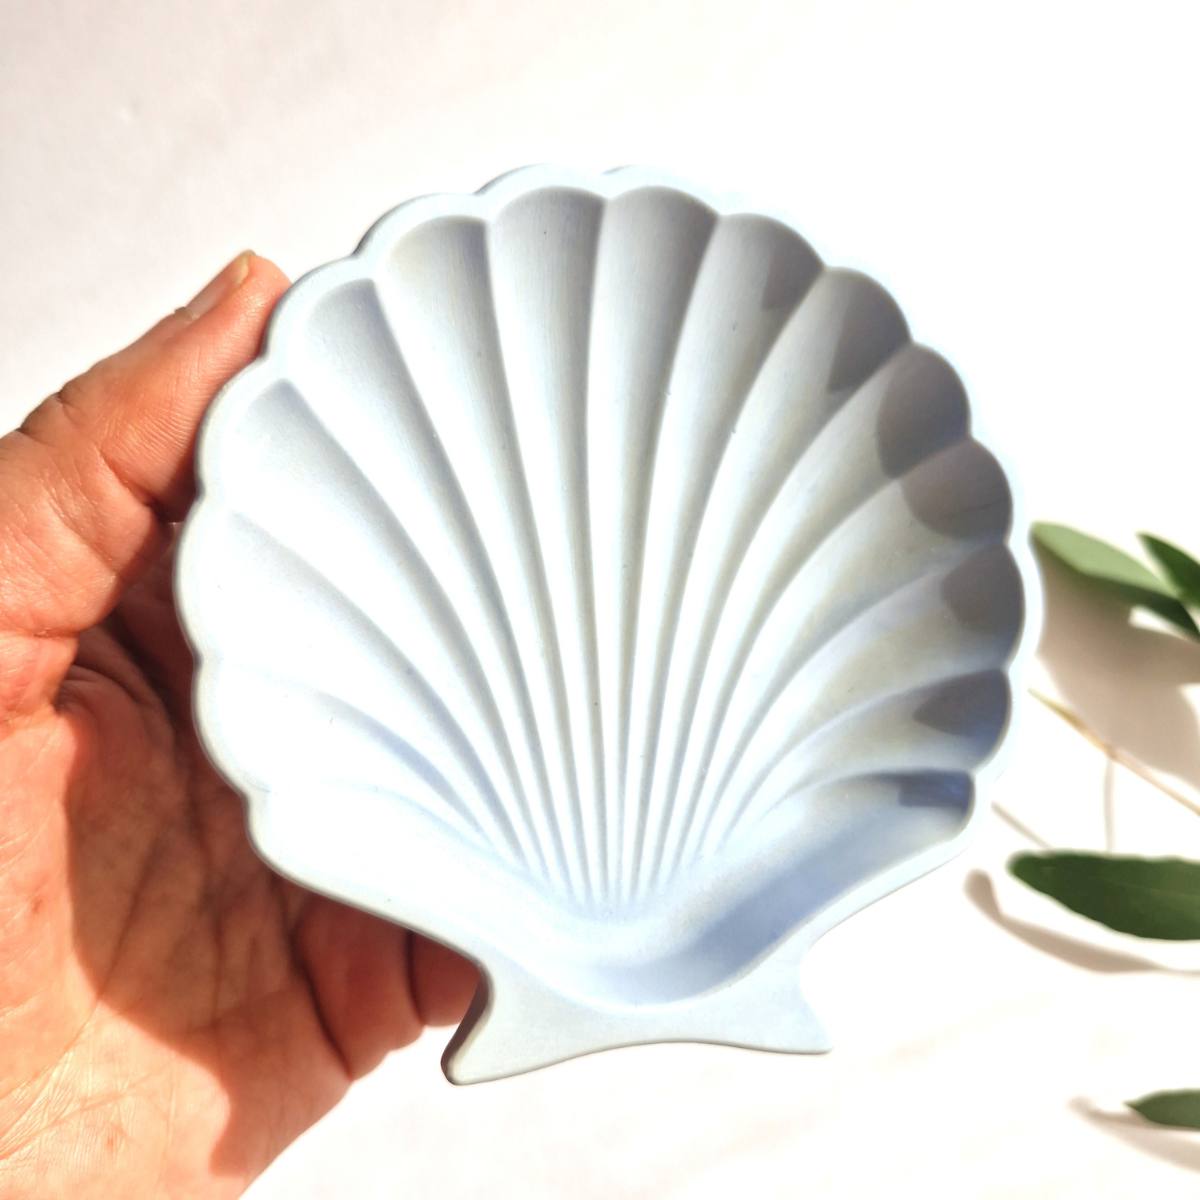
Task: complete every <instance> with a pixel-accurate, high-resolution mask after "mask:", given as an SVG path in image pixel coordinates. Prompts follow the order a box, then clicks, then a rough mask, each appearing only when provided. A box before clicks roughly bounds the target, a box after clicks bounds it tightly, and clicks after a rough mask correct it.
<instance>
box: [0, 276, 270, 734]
mask: <svg viewBox="0 0 1200 1200" xmlns="http://www.w3.org/2000/svg"><path fill="white" fill-rule="evenodd" d="M286 286H287V280H286V279H285V278H284V276H283V275H282V273H281V272H280V271H279V269H278V268H277V267H275V266H274V265H273V264H271V263H270V262H268V261H267V260H266V259H262V258H258V257H256V256H255V255H253V254H249V253H247V254H242V255H239V256H238V257H237V258H236V259H234V261H233V262H231V263H230V264H229V265H228V266H227V267H226V268H225V269H224V270H223V271H222V272H221V273H220V274H219V275H218V276H217V277H216V278H215V279H214V280H213V281H212V282H211V283H210V284H208V285H207V286H206V287H205V288H204V289H203V290H202V291H201V292H200V293H199V294H198V295H197V296H196V298H195V299H194V300H193V301H192V302H191V303H190V304H189V305H187V306H186V307H185V308H183V309H180V310H179V311H177V312H176V313H174V314H172V315H171V316H169V317H167V318H166V319H165V320H163V321H161V322H159V324H158V325H156V326H155V327H154V328H153V329H151V330H150V332H149V333H147V334H146V335H145V336H144V337H143V338H141V339H140V340H139V341H137V342H135V343H134V344H133V345H132V346H129V347H128V348H127V349H125V350H122V351H121V352H120V353H118V354H116V355H114V356H113V357H112V358H109V359H105V360H104V361H103V362H101V363H98V364H97V365H96V366H94V367H93V368H92V369H91V370H90V371H88V372H87V373H86V374H85V375H82V376H81V377H80V378H78V379H76V380H73V381H72V382H71V383H69V384H67V385H66V387H64V388H63V389H62V391H61V392H59V393H58V394H57V395H56V396H52V397H51V398H50V399H49V400H47V401H46V402H45V403H43V404H42V405H40V406H39V407H38V408H37V409H36V410H35V411H34V412H33V413H32V414H31V415H30V417H29V418H28V420H26V422H25V423H24V425H23V426H22V427H21V429H19V430H17V431H16V432H14V433H12V434H9V435H8V436H7V437H5V438H3V439H2V440H0V637H3V640H4V642H5V643H6V644H5V645H4V647H2V648H3V649H4V650H5V651H6V652H7V651H8V649H9V644H10V643H11V640H12V638H13V637H21V636H34V637H37V638H40V639H43V640H46V639H51V640H53V639H70V638H72V637H73V636H74V635H75V634H77V633H79V632H80V631H82V630H83V629H86V628H88V627H89V626H91V625H94V624H96V623H97V622H98V621H100V620H101V619H103V618H104V617H105V616H106V615H107V614H108V612H110V611H111V609H112V608H113V606H114V605H115V603H116V601H117V599H118V598H119V597H120V595H121V593H122V592H123V591H124V590H125V589H126V588H127V587H128V585H129V584H130V583H131V582H132V581H133V580H134V579H135V578H136V577H137V576H138V575H139V574H140V572H141V571H142V570H143V569H144V567H145V566H146V565H147V563H148V562H150V561H152V560H153V558H154V557H155V556H156V554H157V552H158V551H159V550H160V549H161V547H162V546H163V544H164V542H165V540H166V534H165V531H164V523H165V522H167V521H171V520H177V519H179V518H180V517H182V515H183V514H184V512H185V511H186V508H187V505H188V503H189V501H190V499H191V496H192V491H193V480H192V470H191V459H192V447H193V443H194V440H195V436H196V430H197V427H198V425H199V423H200V419H201V417H202V416H203V414H204V411H205V409H206V408H207V407H208V404H209V403H210V401H211V400H212V398H213V396H214V395H215V394H216V392H217V390H218V389H219V388H220V387H221V385H222V384H224V383H225V382H226V380H228V379H229V377H230V376H231V375H233V374H234V373H235V372H236V371H237V370H238V369H240V368H241V367H242V366H244V365H245V364H246V363H248V362H249V361H250V360H251V359H252V358H253V357H254V355H255V353H256V352H257V349H258V346H259V342H260V340H261V337H262V333H263V327H264V325H265V323H266V320H267V316H268V314H269V313H270V311H271V308H272V307H273V306H274V304H275V301H276V300H277V299H278V298H279V295H280V293H281V292H282V291H283V290H284V288H285V287H286ZM4 635H7V636H6V637H4ZM69 661H70V655H69V653H68V652H67V649H66V648H64V647H55V646H53V645H48V646H45V647H44V648H43V649H42V650H41V651H39V652H38V653H37V654H35V655H32V656H27V657H26V659H25V660H22V661H21V662H19V663H16V664H15V666H14V665H13V664H11V663H10V664H9V665H10V668H11V669H10V670H9V671H8V672H7V674H5V675H3V676H0V708H4V707H6V706H7V708H8V709H9V711H11V709H12V705H13V704H14V702H18V701H19V702H21V703H27V702H28V700H29V696H28V695H27V694H26V693H27V692H28V690H29V688H31V687H33V688H34V689H35V690H36V689H37V685H40V684H46V685H48V686H50V687H51V688H52V687H53V683H54V681H53V680H50V679H46V678H43V677H44V676H46V675H53V673H54V672H55V671H56V670H65V669H66V665H67V663H68V662H69Z"/></svg>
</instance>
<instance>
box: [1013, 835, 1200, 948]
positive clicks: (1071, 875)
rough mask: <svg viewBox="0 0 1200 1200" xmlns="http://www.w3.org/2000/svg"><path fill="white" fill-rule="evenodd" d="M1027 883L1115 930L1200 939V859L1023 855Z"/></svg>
mask: <svg viewBox="0 0 1200 1200" xmlns="http://www.w3.org/2000/svg"><path fill="white" fill-rule="evenodd" d="M1008 869H1009V870H1010V871H1011V872H1012V874H1013V875H1015V876H1016V877H1017V878H1018V879H1019V880H1021V881H1022V882H1023V883H1027V884H1028V885H1029V886H1030V887H1031V888H1036V889H1037V890H1038V891H1039V892H1044V893H1045V894H1046V895H1047V896H1051V897H1053V899H1055V900H1057V901H1058V902H1059V903H1060V904H1064V905H1066V907H1067V908H1070V909H1073V910H1074V911H1075V912H1077V913H1080V914H1082V915H1083V916H1085V917H1090V918H1091V919H1092V920H1093V921H1099V922H1100V923H1101V924H1102V925H1107V926H1108V927H1109V928H1110V929H1117V930H1120V931H1121V932H1122V933H1132V934H1135V935H1136V936H1137V937H1144V938H1164V939H1167V940H1170V941H1192V940H1194V939H1200V862H1189V861H1187V860H1185V859H1182V858H1120V857H1117V856H1115V855H1109V854H1071V853H1067V854H1053V853H1052V854H1018V855H1016V856H1015V857H1014V858H1012V859H1011V860H1010V861H1009V864H1008Z"/></svg>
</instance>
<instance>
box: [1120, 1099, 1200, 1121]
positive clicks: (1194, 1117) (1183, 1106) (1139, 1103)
mask: <svg viewBox="0 0 1200 1200" xmlns="http://www.w3.org/2000/svg"><path fill="white" fill-rule="evenodd" d="M1129 1107H1130V1108H1132V1109H1133V1111H1134V1112H1136V1113H1141V1115H1142V1116H1143V1117H1145V1118H1146V1120H1147V1121H1153V1122H1154V1123H1155V1125H1171V1126H1173V1127H1174V1128H1176V1129H1200V1091H1181V1092H1154V1093H1152V1094H1151V1095H1149V1096H1143V1097H1142V1098H1141V1099H1140V1100H1130V1101H1129Z"/></svg>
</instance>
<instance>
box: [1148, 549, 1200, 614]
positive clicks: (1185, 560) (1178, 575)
mask: <svg viewBox="0 0 1200 1200" xmlns="http://www.w3.org/2000/svg"><path fill="white" fill-rule="evenodd" d="M1138 537H1139V538H1141V539H1142V545H1143V546H1145V547H1146V550H1147V552H1148V553H1149V554H1150V556H1151V558H1153V559H1154V561H1155V562H1156V563H1158V565H1159V568H1160V569H1161V570H1162V573H1163V574H1164V575H1165V576H1166V577H1167V579H1169V580H1170V581H1171V584H1172V586H1173V587H1174V588H1175V592H1176V594H1177V595H1178V596H1179V598H1180V600H1182V601H1183V602H1184V604H1191V605H1193V606H1195V607H1197V608H1200V563H1198V562H1197V561H1196V560H1195V559H1194V558H1193V557H1192V556H1191V555H1190V554H1188V553H1187V552H1186V551H1184V550H1180V549H1179V547H1178V546H1172V545H1171V543H1170V542H1164V541H1163V540H1162V538H1156V537H1154V536H1152V535H1151V534H1149V533H1139V534H1138Z"/></svg>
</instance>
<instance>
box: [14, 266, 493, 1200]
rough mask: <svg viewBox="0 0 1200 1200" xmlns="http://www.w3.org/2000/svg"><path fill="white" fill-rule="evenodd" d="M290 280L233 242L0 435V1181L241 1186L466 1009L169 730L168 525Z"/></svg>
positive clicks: (420, 943) (35, 1189)
mask: <svg viewBox="0 0 1200 1200" xmlns="http://www.w3.org/2000/svg"><path fill="white" fill-rule="evenodd" d="M285 286H286V280H285V279H284V277H283V275H282V274H281V273H280V272H279V270H278V269H277V268H276V267H274V266H273V265H272V264H271V263H269V262H268V261H266V260H265V259H261V258H257V257H255V256H253V255H250V254H244V255H241V256H240V257H238V258H237V259H235V260H234V261H233V262H232V263H231V264H230V265H229V266H228V267H227V268H226V269H225V270H224V271H223V272H222V273H221V274H220V275H218V276H217V278H216V279H215V280H213V282H212V283H211V284H210V285H209V286H208V287H207V288H205V290H204V291H203V292H202V293H201V294H200V295H199V296H198V297H197V298H196V299H195V300H194V301H192V303H191V304H190V305H188V307H187V308H184V309H180V310H179V311H178V312H176V313H175V314H173V315H172V316H170V317H167V318H166V319H165V320H164V321H162V322H160V323H159V324H158V325H156V326H155V327H154V328H153V329H152V330H151V331H150V332H149V333H147V334H146V335H145V336H144V337H143V338H142V339H141V340H140V341H138V342H136V343H135V344H134V345H132V346H131V347H129V348H128V349H126V350H123V351H122V352H120V353H119V354H117V355H115V356H114V357H113V358H110V359H107V360H105V361H104V362H101V363H99V364H98V365H97V366H95V367H93V368H92V369H91V370H90V371H88V372H87V374H85V375H83V376H81V377H80V378H79V379H77V380H74V381H73V382H72V383H70V384H68V385H67V386H66V387H65V388H63V390H62V391H61V392H60V393H59V394H58V395H56V396H54V397H52V398H51V399H50V400H47V401H46V402H45V403H44V404H42V405H41V406H40V407H39V408H38V409H37V410H36V411H35V412H34V413H33V414H32V415H31V416H30V417H29V419H28V420H27V421H26V422H25V424H24V425H23V426H22V428H21V429H20V430H19V431H18V432H15V433H12V434H10V435H8V436H7V437H5V438H4V439H3V440H0V1195H3V1196H4V1197H6V1198H7V1200H17V1198H18V1197H21V1198H24V1197H33V1196H37V1197H39V1198H41V1197H59V1196H64V1197H65V1196H71V1197H75V1198H79V1200H86V1198H88V1197H93V1196H96V1197H101V1196H102V1197H105V1198H106V1200H107V1198H110V1197H114V1196H120V1197H122V1198H128V1200H136V1198H137V1197H143V1196H156V1197H157V1196H167V1197H180V1196H186V1197H209V1196H226V1195H236V1194H238V1193H239V1192H240V1191H241V1190H242V1189H243V1188H244V1187H245V1186H246V1184H247V1183H248V1182H249V1180H251V1179H252V1178H253V1177H254V1176H255V1175H256V1174H257V1173H258V1172H260V1171H261V1170H262V1169H263V1167H265V1166H266V1165H267V1163H269V1162H270V1161H271V1159H272V1158H274V1157H275V1156H276V1155H277V1154H278V1153H279V1152H280V1151H281V1150H282V1149H283V1148H284V1147H285V1146H286V1145H287V1144H288V1143H289V1142H291V1141H292V1140H293V1139H294V1138H295V1137H296V1136H297V1135H298V1134H299V1133H300V1132H301V1131H302V1130H303V1129H305V1128H306V1127H307V1126H308V1125H310V1124H311V1123H312V1122H313V1121H314V1120H316V1119H317V1118H318V1117H319V1116H320V1115H321V1114H322V1113H324V1112H326V1111H327V1110H328V1109H329V1108H331V1107H332V1106H333V1105H334V1104H335V1103H336V1102H337V1100H338V1099H339V1098H340V1097H341V1096H342V1094H343V1093H344V1092H345V1091H346V1088H347V1086H348V1084H349V1082H350V1081H351V1080H352V1079H354V1078H355V1077H357V1076H359V1075H362V1074H364V1073H365V1072H367V1071H369V1070H370V1069H371V1068H372V1067H374V1066H375V1065H376V1064H377V1063H378V1062H379V1061H380V1059H381V1058H382V1057H383V1056H384V1055H385V1054H386V1053H387V1052H388V1051H389V1050H391V1049H393V1048H395V1047H398V1046H403V1045H405V1044H406V1043H408V1042H410V1041H412V1040H413V1039H414V1038H415V1037H416V1036H417V1034H418V1033H419V1032H420V1030H421V1029H422V1027H423V1026H424V1025H426V1024H437V1023H445V1022H453V1021H456V1020H458V1019H459V1018H460V1017H461V1016H462V1014H463V1012H464V1011H465V1009H466V1006H467V1003H468V1001H469V999H470V996H471V993H472V991H473V990H474V986H475V972H474V970H473V968H472V967H470V966H469V965H468V964H467V963H465V962H464V961H463V960H461V959H459V958H458V957H457V956H455V955H453V954H451V953H450V952H449V951H448V950H445V949H444V948H442V947H439V946H437V945H435V944H433V943H431V942H428V941H425V940H423V939H421V938H419V937H417V936H416V935H413V934H409V933H408V932H407V931H405V930H402V929H399V928H397V927H395V926H392V925H388V924H386V923H384V922H382V921H379V920H377V919H375V918H373V917H370V916H367V915H366V914H364V913H361V912H357V911H355V910H352V909H349V908H345V907H343V906H341V905H339V904H336V903H334V902H332V901H330V900H326V899H323V898H320V897H317V896H314V895H311V894H309V893H307V892H305V891H303V890H302V889H300V888H298V887H296V886H294V885H292V884H289V883H287V882H285V881H284V880H282V879H280V878H279V877H278V876H276V875H275V874H273V873H272V872H271V871H270V870H269V869H268V868H267V867H266V866H265V865H264V864H263V863H262V862H261V861H260V860H259V859H258V858H257V857H256V856H255V855H254V853H253V852H252V851H251V849H250V846H249V844H248V842H247V839H246V834H245V828H244V821H243V812H242V803H241V801H240V800H239V798H238V797H237V796H236V795H235V794H234V793H232V792H231V791H230V790H229V789H228V788H227V787H225V786H224V784H223V783H222V782H221V781H220V779H218V777H217V776H216V775H215V774H214V773H213V771H212V769H211V768H210V767H209V766H208V764H207V762H206V761H205V759H204V756H203V754H202V753H201V751H200V748H199V746H198V744H197V740H196V737H195V735H194V733H193V731H192V725H191V717H190V712H189V703H190V701H189V692H190V685H191V673H192V664H191V658H190V655H189V654H188V651H187V648H186V645H185V644H184V641H183V639H182V636H181V634H180V630H179V627H178V624H177V622H176V618H175V612H174V608H173V604H172V596H171V555H172V544H173V525H172V523H173V522H176V521H179V520H180V519H181V518H182V517H183V515H184V513H185V512H186V510H187V506H188V504H189V502H190V500H191V497H192V490H193V483H192V475H191V453H192V443H193V439H194V436H195V432H196V427H197V424H198V423H199V420H200V418H201V416H202V414H203V412H204V409H205V408H206V406H207V405H208V403H209V402H210V400H211V399H212V397H213V395H214V394H215V392H216V390H217V389H218V388H219V387H220V385H221V384H222V383H224V381H225V380H226V379H227V378H228V377H229V376H230V375H232V374H233V373H234V372H235V371H236V370H237V369H238V368H240V367H241V366H243V365H244V364H245V363H246V362H248V361H249V360H250V359H251V358H252V357H253V356H254V354H255V352H256V350H257V348H258V343H259V340H260V337H261V335H262V330H263V325H264V323H265V321H266V317H267V315H268V313H269V311H270V309H271V307H272V305H273V304H274V303H275V301H276V299H277V298H278V297H279V295H280V293H281V292H282V291H283V289H284V287H285Z"/></svg>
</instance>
